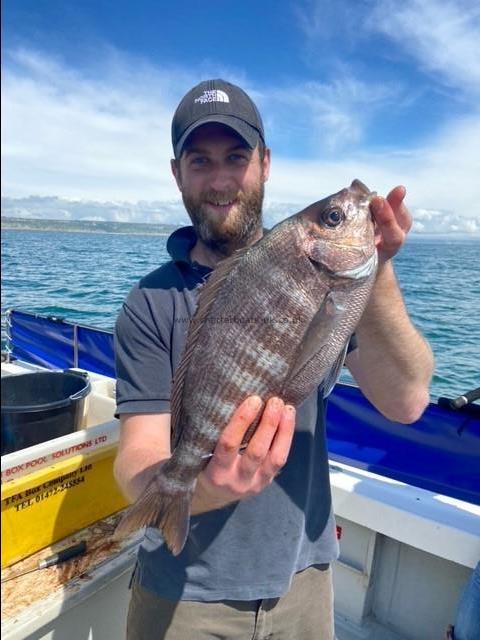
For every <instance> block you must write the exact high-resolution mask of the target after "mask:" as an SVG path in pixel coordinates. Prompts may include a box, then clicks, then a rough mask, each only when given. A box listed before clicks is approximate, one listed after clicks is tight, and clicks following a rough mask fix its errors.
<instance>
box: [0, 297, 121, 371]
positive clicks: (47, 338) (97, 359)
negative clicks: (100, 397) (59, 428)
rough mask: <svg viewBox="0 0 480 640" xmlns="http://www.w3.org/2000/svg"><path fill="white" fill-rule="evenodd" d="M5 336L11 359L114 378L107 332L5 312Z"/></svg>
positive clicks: (110, 345) (49, 318)
mask: <svg viewBox="0 0 480 640" xmlns="http://www.w3.org/2000/svg"><path fill="white" fill-rule="evenodd" d="M5 333H6V350H7V353H8V355H9V357H10V358H11V359H17V360H22V361H23V362H29V363H31V364H35V365H40V366H42V367H45V368H47V369H69V368H71V367H79V368H80V369H86V370H88V371H93V372H94V373H100V374H102V375H105V376H109V377H112V378H114V377H115V367H114V358H113V334H112V333H111V332H110V331H105V330H103V329H96V328H93V327H88V326H85V325H82V324H77V323H73V322H68V321H67V320H64V319H63V318H57V317H55V316H42V315H39V314H35V313H28V312H25V311H18V310H16V309H9V310H8V311H7V312H6V314H5Z"/></svg>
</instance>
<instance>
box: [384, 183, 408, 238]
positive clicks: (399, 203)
mask: <svg viewBox="0 0 480 640" xmlns="http://www.w3.org/2000/svg"><path fill="white" fill-rule="evenodd" d="M406 193H407V190H406V189H405V187H402V186H400V187H395V188H394V189H392V190H391V191H390V193H389V194H388V196H387V202H388V204H389V205H390V207H391V208H392V211H393V212H394V214H395V217H396V219H397V222H398V224H399V225H400V227H401V228H402V229H403V231H407V232H408V231H410V227H411V226H412V216H411V215H410V212H409V210H408V209H407V207H406V206H405V203H404V202H403V201H404V199H405V195H406Z"/></svg>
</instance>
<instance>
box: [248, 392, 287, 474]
mask: <svg viewBox="0 0 480 640" xmlns="http://www.w3.org/2000/svg"><path fill="white" fill-rule="evenodd" d="M284 406H285V405H284V402H283V400H281V399H280V398H270V399H269V400H268V402H267V404H266V407H265V409H264V411H263V414H262V419H261V420H260V423H259V425H258V427H257V428H256V430H255V433H254V434H253V436H252V438H251V440H250V442H249V443H248V446H247V448H246V449H245V451H244V453H243V456H242V460H241V463H240V466H239V472H240V473H241V475H253V474H254V473H255V472H256V471H257V469H258V468H259V467H260V466H261V464H262V463H263V461H264V460H265V458H266V456H267V454H268V452H269V450H270V447H271V445H272V442H273V439H274V438H275V434H276V433H277V429H278V426H279V423H280V422H281V419H282V415H283V410H284Z"/></svg>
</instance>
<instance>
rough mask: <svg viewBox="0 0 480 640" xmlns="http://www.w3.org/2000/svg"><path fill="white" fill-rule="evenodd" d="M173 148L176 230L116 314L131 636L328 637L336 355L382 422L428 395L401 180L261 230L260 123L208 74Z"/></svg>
mask: <svg viewBox="0 0 480 640" xmlns="http://www.w3.org/2000/svg"><path fill="white" fill-rule="evenodd" d="M172 143H173V151H174V156H175V158H174V159H173V160H172V172H173V175H174V177H175V180H176V182H177V185H178V188H179V190H180V192H181V194H182V198H183V202H184V205H185V208H186V210H187V212H188V214H189V216H190V218H191V221H192V227H186V228H183V229H179V230H177V231H175V232H174V233H173V234H172V236H171V237H170V238H169V240H168V244H167V250H168V251H169V254H170V256H171V261H170V262H168V263H166V264H165V265H163V266H161V267H160V268H159V269H157V270H155V271H154V272H152V273H151V274H149V275H147V276H146V277H145V278H143V279H142V280H141V281H140V282H139V284H138V285H137V286H136V287H134V289H133V290H132V291H131V292H130V294H129V296H128V298H127V300H126V301H125V304H124V306H123V309H122V311H121V313H120V315H119V318H118V320H117V326H116V361H117V377H118V383H117V410H118V414H119V416H120V419H121V438H120V444H119V450H118V456H117V459H116V462H115V475H116V478H117V481H118V483H119V485H120V487H121V488H122V490H123V491H124V493H125V495H126V496H127V497H128V498H129V500H131V502H132V503H135V504H134V505H133V506H132V507H131V509H130V510H129V511H128V512H127V515H126V517H125V518H124V519H123V521H122V522H121V523H120V526H119V530H118V535H123V534H125V533H127V532H129V531H131V530H133V529H137V528H140V527H143V526H147V529H146V532H145V538H144V541H143V543H142V545H141V547H140V550H139V556H138V562H137V567H136V570H135V574H134V579H133V581H132V583H133V588H132V599H131V604H130V609H129V616H128V632H127V633H128V638H129V640H140V639H144V640H147V639H148V640H150V639H151V638H152V639H153V638H166V639H171V640H173V639H175V640H180V639H186V638H198V639H207V638H224V639H225V640H227V639H234V638H239V639H240V638H256V639H257V640H261V639H262V638H270V639H272V640H273V639H278V640H280V639H283V638H285V639H287V638H288V639H296V640H309V639H313V638H316V639H325V640H331V639H332V638H334V630H333V594H332V583H331V568H330V565H331V563H332V562H333V561H334V560H335V558H336V557H337V555H338V543H337V540H336V535H335V522H334V516H333V510H332V504H331V493H330V484H329V470H328V454H327V448H326V437H325V417H324V412H325V408H326V397H327V396H328V394H329V392H330V391H331V388H332V386H333V385H334V384H335V381H336V379H337V376H338V373H339V370H340V368H341V366H342V365H343V364H344V363H345V364H346V366H347V367H348V368H349V370H350V371H351V373H352V375H353V376H354V378H355V380H356V381H357V383H358V384H359V386H360V387H361V389H362V391H363V392H364V394H365V395H366V396H367V398H368V399H369V400H370V401H371V402H372V403H373V404H374V405H375V406H376V407H377V408H378V410H379V411H381V412H382V413H383V414H384V415H386V416H387V417H389V418H390V419H392V420H396V421H399V422H404V423H409V422H413V421H414V420H416V419H417V418H418V417H419V416H420V415H421V413H422V412H423V410H424V408H425V407H426V405H427V403H428V398H429V395H428V387H429V383H430V379H431V375H432V370H433V357H432V353H431V350H430V348H429V346H428V344H427V343H426V341H425V340H424V339H423V337H422V336H421V335H420V334H419V332H418V331H417V330H416V328H415V327H414V326H413V324H412V322H411V321H410V319H409V317H408V313H407V311H406V308H405V305H404V302H403V298H402V295H401V292H400V289H399V287H398V284H397V282H396V279H395V274H394V270H393V265H392V258H393V256H394V255H395V254H396V253H397V252H398V250H399V249H400V248H401V246H402V244H403V242H404V240H405V237H406V234H407V233H408V231H409V229H410V226H411V217H410V214H409V212H408V210H407V209H406V207H405V205H404V203H403V200H404V197H405V189H404V188H403V187H396V188H394V189H393V190H392V191H391V192H390V193H389V195H388V196H387V197H386V198H382V197H378V196H376V194H375V193H372V192H370V191H369V189H367V187H365V185H363V184H362V183H361V182H360V181H359V180H354V181H353V182H352V184H351V185H350V187H348V188H345V189H342V190H341V191H340V192H338V193H336V194H333V195H332V196H329V197H327V198H324V199H323V200H320V201H319V202H316V203H314V204H312V205H311V206H310V207H307V208H306V209H305V210H303V211H301V212H300V213H298V214H295V215H293V216H291V217H290V218H288V219H287V220H285V221H283V222H282V223H280V224H279V225H277V226H276V227H274V228H273V229H272V230H271V231H270V232H268V233H264V230H263V225H262V203H263V195H264V184H265V182H266V181H267V179H268V176H269V171H270V150H269V149H268V147H267V146H266V144H265V135H264V129H263V124H262V120H261V117H260V114H259V112H258V110H257V108H256V106H255V104H254V103H253V102H252V101H251V99H250V98H249V96H248V95H247V94H246V93H245V92H244V91H243V90H242V89H240V88H239V87H237V86H235V85H232V84H230V83H228V82H225V81H223V80H209V81H206V82H202V83H200V84H199V85H197V86H196V87H194V88H193V89H192V90H191V91H189V92H188V93H187V94H186V96H185V97H184V98H183V100H182V101H181V102H180V104H179V106H178V108H177V110H176V112H175V115H174V118H173V122H172ZM372 216H373V217H372Z"/></svg>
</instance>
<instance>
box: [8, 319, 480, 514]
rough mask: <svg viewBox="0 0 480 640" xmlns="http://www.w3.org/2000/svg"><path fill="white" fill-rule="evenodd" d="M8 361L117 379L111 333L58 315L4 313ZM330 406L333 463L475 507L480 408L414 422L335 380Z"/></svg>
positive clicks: (479, 483) (440, 410)
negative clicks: (383, 410) (391, 415)
mask: <svg viewBox="0 0 480 640" xmlns="http://www.w3.org/2000/svg"><path fill="white" fill-rule="evenodd" d="M7 337H8V346H9V349H10V352H11V355H12V357H13V358H17V359H19V360H23V361H25V362H31V363H33V364H37V365H41V366H43V367H46V368H48V369H67V368H70V367H74V366H77V367H80V368H81V369H86V370H88V371H92V372H95V373H100V374H103V375H106V376H110V377H112V378H113V377H115V369H114V359H113V335H112V334H111V333H110V332H107V331H103V330H101V329H94V328H92V327H85V326H82V325H75V324H73V323H70V322H66V321H64V320H63V319H56V318H52V317H45V316H39V315H35V314H30V313H25V312H22V311H17V310H11V311H9V312H8V313H7ZM328 404H329V406H328V411H327V435H328V449H329V455H330V458H331V459H332V460H336V461H339V462H344V463H346V464H349V465H351V466H354V467H357V468H361V469H365V470H368V471H371V472H373V473H377V474H379V475H383V476H387V477H390V478H394V479H396V480H399V481H401V482H405V483H407V484H411V485H414V486H417V487H421V488H423V489H428V490H429V491H432V492H434V493H437V494H442V495H446V496H451V497H453V498H458V499H461V500H465V501H467V502H471V503H474V504H478V505H480V417H479V412H480V409H479V407H478V406H476V407H475V408H470V409H469V408H465V410H460V411H454V410H451V409H448V408H445V407H443V406H442V407H441V406H439V405H437V404H430V405H429V407H428V408H427V410H426V411H425V413H424V415H423V416H422V417H421V418H420V420H418V421H417V422H415V423H414V424H410V425H404V424H399V423H397V422H392V421H391V420H387V419H386V418H384V417H383V416H382V415H381V414H380V413H379V412H378V411H377V410H376V409H375V407H373V405H372V404H370V402H368V400H367V399H366V398H365V397H364V396H363V394H362V393H361V391H360V390H359V389H358V388H357V387H354V386H351V385H344V384H337V385H336V387H335V389H334V390H333V393H332V394H331V395H330V397H329V401H328Z"/></svg>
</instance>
